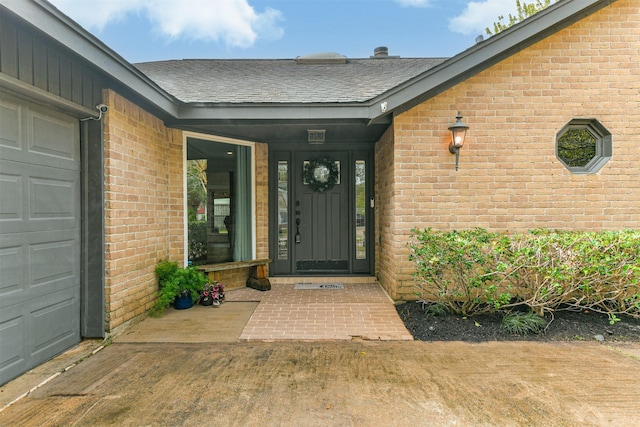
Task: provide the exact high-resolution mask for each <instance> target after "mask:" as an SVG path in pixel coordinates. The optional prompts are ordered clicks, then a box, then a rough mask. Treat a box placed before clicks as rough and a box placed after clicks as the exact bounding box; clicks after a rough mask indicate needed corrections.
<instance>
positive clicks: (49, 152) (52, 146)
mask: <svg viewBox="0 0 640 427" xmlns="http://www.w3.org/2000/svg"><path fill="white" fill-rule="evenodd" d="M30 113H31V114H29V118H30V119H31V129H32V130H33V133H32V137H31V138H30V141H29V142H30V143H29V153H31V154H39V155H41V156H42V157H45V158H47V160H45V162H46V164H47V165H51V164H52V162H53V163H54V164H55V165H56V167H64V165H66V166H71V168H72V169H75V168H76V167H77V163H76V160H78V159H79V157H80V147H79V145H78V144H76V141H77V136H76V135H78V121H77V120H69V118H68V117H65V116H62V118H57V117H53V116H50V115H46V116H45V115H43V114H40V113H39V112H37V111H30ZM68 161H70V162H68Z"/></svg>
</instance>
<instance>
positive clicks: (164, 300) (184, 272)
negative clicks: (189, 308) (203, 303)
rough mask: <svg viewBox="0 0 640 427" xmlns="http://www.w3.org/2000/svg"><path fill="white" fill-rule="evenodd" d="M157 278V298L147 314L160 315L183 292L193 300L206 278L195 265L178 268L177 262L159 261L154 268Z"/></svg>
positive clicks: (197, 295)
mask: <svg viewBox="0 0 640 427" xmlns="http://www.w3.org/2000/svg"><path fill="white" fill-rule="evenodd" d="M155 273H156V277H157V278H158V299H157V300H156V302H155V303H154V305H153V306H152V307H151V310H150V311H149V315H151V316H153V317H156V316H159V315H161V314H162V313H163V312H164V311H165V310H166V309H167V308H168V307H169V305H171V303H173V301H174V300H175V299H176V298H177V297H179V296H180V295H181V294H183V293H188V294H189V295H190V296H191V300H192V301H193V302H195V301H196V300H197V299H198V297H199V295H200V291H201V290H202V289H203V287H204V285H205V283H207V278H206V277H205V275H204V274H203V273H202V272H201V271H199V270H198V269H197V268H196V267H187V268H180V266H178V263H177V262H171V261H160V262H159V263H158V265H157V266H156V269H155Z"/></svg>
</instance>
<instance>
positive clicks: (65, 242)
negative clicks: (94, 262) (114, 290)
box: [0, 230, 80, 308]
mask: <svg viewBox="0 0 640 427" xmlns="http://www.w3.org/2000/svg"><path fill="white" fill-rule="evenodd" d="M79 241H80V232H79V231H78V230H55V231H49V232H38V233H24V234H10V235H6V234H5V235H0V266H2V275H0V308H3V307H9V306H11V305H14V304H19V303H20V302H21V301H25V300H30V299H32V298H37V297H38V296H40V295H46V294H52V293H55V292H60V291H63V290H65V289H68V290H70V292H75V293H78V292H79V291H78V288H79V283H80V253H79V248H80V243H79ZM5 271H6V272H7V274H5Z"/></svg>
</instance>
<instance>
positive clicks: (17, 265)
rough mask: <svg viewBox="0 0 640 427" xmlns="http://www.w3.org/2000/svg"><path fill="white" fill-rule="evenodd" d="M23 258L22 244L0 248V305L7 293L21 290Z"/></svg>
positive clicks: (23, 281)
mask: <svg viewBox="0 0 640 427" xmlns="http://www.w3.org/2000/svg"><path fill="white" fill-rule="evenodd" d="M22 259H24V253H23V246H10V247H6V248H0V271H2V274H0V307H3V306H4V304H3V302H5V301H7V299H8V298H9V294H15V293H16V292H20V291H21V290H22V285H23V284H24V283H25V280H24V269H23V268H22V265H21V261H22Z"/></svg>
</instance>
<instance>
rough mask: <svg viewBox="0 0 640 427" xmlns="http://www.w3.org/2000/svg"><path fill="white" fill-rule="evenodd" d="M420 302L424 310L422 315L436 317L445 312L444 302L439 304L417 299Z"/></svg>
mask: <svg viewBox="0 0 640 427" xmlns="http://www.w3.org/2000/svg"><path fill="white" fill-rule="evenodd" d="M418 302H420V303H422V309H423V310H424V315H425V316H427V317H438V316H444V315H445V314H447V312H448V310H447V306H445V305H444V304H440V303H437V302H435V303H434V302H427V301H418Z"/></svg>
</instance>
